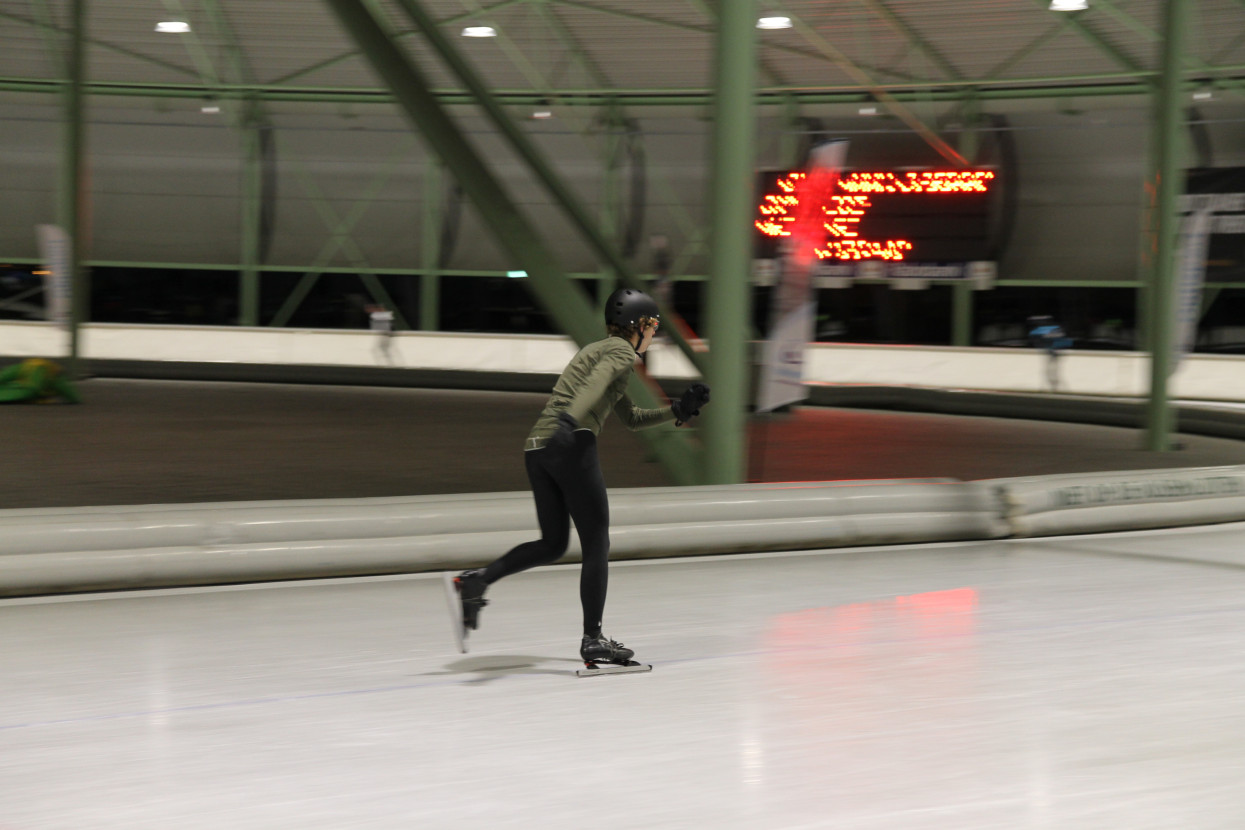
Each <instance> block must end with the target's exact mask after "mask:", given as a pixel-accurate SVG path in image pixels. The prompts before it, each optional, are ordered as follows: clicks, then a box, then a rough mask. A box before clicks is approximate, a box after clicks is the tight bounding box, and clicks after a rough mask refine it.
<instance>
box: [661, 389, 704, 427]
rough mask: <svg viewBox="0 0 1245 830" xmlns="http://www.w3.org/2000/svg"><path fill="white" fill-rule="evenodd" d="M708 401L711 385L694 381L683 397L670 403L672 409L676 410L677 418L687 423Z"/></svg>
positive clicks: (682, 422) (680, 421) (675, 415)
mask: <svg viewBox="0 0 1245 830" xmlns="http://www.w3.org/2000/svg"><path fill="white" fill-rule="evenodd" d="M707 403H709V387H708V386H705V385H704V384H703V383H693V384H692V385H691V386H689V387H687V390H686V391H685V392H684V393H683V396H682V397H681V398H679V399H678V400H677V401H675V402H674V403H672V404H670V409H671V410H672V411H673V412H674V417H675V420H676V421H678V422H679V423H681V424H685V423H687V422H688V421H690V420H692V419H693V418H695V417H696V416H697V415H699V414H700V408H701V407H702V406H704V405H705V404H707Z"/></svg>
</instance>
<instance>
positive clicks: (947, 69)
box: [860, 0, 964, 81]
mask: <svg viewBox="0 0 1245 830" xmlns="http://www.w3.org/2000/svg"><path fill="white" fill-rule="evenodd" d="M860 2H861V3H862V4H863V5H864V6H866V7H868V8H869V9H872V10H873V12H874V13H875V14H877V15H878V17H880V18H882V20H884V21H885V22H886V24H887V25H888V26H890V27H891V28H892V29H894V30H895V31H896V32H898V33H899V34H900V36H901V37H903V38H904V39H905V40H907V41H908V43H910V44H912V45H913V46H915V47H916V48H917V49H919V50H920V51H922V52H924V53H925V55H926V56H927V57H928V58H929V59H930V60H932V61H933V62H934V63H935V64H936V65H937V66H938V68H939V69H941V70H942V73H943V75H944V76H946V77H948V78H950V79H952V80H955V81H959V80H963V78H964V75H963V73H961V72H960V71H959V70H958V69H956V68H955V67H954V66H953V65H952V64H951V61H949V60H947V58H946V56H945V55H943V54H942V52H940V51H939V50H938V49H937V48H936V47H935V46H934V45H933V44H932V43H930V42H929V41H928V40H926V39H925V38H923V37H921V35H920V33H919V32H917V31H916V30H915V29H913V28H912V27H911V26H909V25H908V23H907V21H905V20H904V19H903V18H902V17H900V16H899V15H897V14H895V12H894V11H893V10H892V9H891V8H890V7H889V6H887V5H886V4H885V3H883V2H882V0H860Z"/></svg>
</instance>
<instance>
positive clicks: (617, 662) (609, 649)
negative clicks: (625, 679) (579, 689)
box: [575, 634, 653, 677]
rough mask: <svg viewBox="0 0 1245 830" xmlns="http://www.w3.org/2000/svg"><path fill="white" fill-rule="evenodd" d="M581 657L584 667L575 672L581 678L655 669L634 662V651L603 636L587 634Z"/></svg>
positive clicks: (581, 646)
mask: <svg viewBox="0 0 1245 830" xmlns="http://www.w3.org/2000/svg"><path fill="white" fill-rule="evenodd" d="M579 656H580V657H582V658H583V660H584V667H583V668H582V669H580V670H579V671H577V672H575V674H576V675H577V676H579V677H593V676H594V675H598V674H629V673H631V672H642V671H652V670H653V667H652V666H650V665H648V664H645V663H637V662H636V661H634V660H632V659H631V658H632V657H634V656H635V652H634V651H632V650H631V649H629V648H624V647H623V644H622V643H618V642H615V641H613V640H611V639H609V638H608V637H606V636H604V635H601V634H598V635H597V636H596V637H590V636H588V635H587V634H585V635H584V639H583V642H582V643H581V644H580V646H579Z"/></svg>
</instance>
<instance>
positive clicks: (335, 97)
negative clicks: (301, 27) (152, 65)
mask: <svg viewBox="0 0 1245 830" xmlns="http://www.w3.org/2000/svg"><path fill="white" fill-rule="evenodd" d="M1154 75H1155V73H1153V72H1150V71H1144V72H1109V73H1100V74H1095V75H1066V76H1050V77H1039V78H1014V79H1000V80H993V81H991V80H968V81H960V82H934V83H919V84H879V85H877V86H876V87H866V86H865V85H862V84H847V85H841V86H836V87H824V88H823V87H764V88H761V89H758V90H757V93H756V100H757V104H758V105H759V106H772V107H783V106H785V105H786V104H787V103H788V102H789V100H791V99H794V100H796V101H797V102H799V103H800V104H801V105H803V104H852V103H859V102H861V101H864V100H870V95H871V93H870V90H871V89H881V90H884V91H885V92H886V94H887V95H888V96H889V97H891V98H893V99H894V100H896V101H904V102H908V101H914V102H929V101H958V100H960V99H962V98H963V97H964V96H965V95H966V94H970V93H971V94H973V95H976V96H978V97H980V98H990V99H994V100H1014V101H1023V100H1030V99H1038V98H1061V97H1062V98H1083V97H1088V96H1096V95H1099V96H1113V95H1141V94H1147V93H1149V92H1150V91H1151V90H1152V87H1153V83H1152V81H1153V78H1154ZM1211 80H1217V81H1218V82H1221V83H1223V82H1240V81H1245V65H1232V66H1217V67H1214V75H1213V76H1212V77H1211ZM64 85H65V81H64V80H62V79H59V78H56V79H52V78H38V79H35V78H13V77H0V91H3V92H26V93H35V94H46V95H55V94H59V93H60V91H61V89H62V88H63V87H64ZM83 88H84V91H85V92H86V94H88V95H91V96H117V97H121V98H183V99H186V98H199V99H202V98H203V94H204V87H203V84H202V83H193V84H192V83H187V84H168V83H158V84H150V83H130V82H115V81H87V82H85V83H84V87H83ZM216 91H217V94H218V95H219V96H220V97H221V98H222V99H224V100H233V99H239V98H256V99H259V100H262V101H265V102H274V101H286V102H296V103H297V102H302V103H322V104H359V105H373V104H379V105H390V104H393V103H395V101H396V98H395V97H394V95H393V93H392V92H390V91H389V90H386V89H381V88H376V87H369V88H333V87H270V86H265V85H262V84H225V83H222V84H221V85H220V86H219V87H217V90H216ZM432 95H433V96H434V97H435V98H436V100H437V101H438V102H439V103H440V104H442V105H444V106H475V105H476V102H475V98H474V97H473V96H472V95H471V93H470V92H466V91H464V90H434V91H432ZM546 97H547V96H546V95H544V94H543V93H541V92H536V91H533V90H530V89H498V90H494V91H493V98H494V99H495V100H497V101H498V102H499V103H502V104H515V105H531V104H536V103H539V102H540V101H541V100H543V99H544V98H546ZM558 101H559V103H560V104H562V105H563V106H572V107H600V106H602V105H604V104H607V103H609V102H611V101H617V102H618V103H621V104H624V105H626V106H631V107H639V106H646V107H671V106H673V107H700V106H705V105H707V104H711V103H712V102H713V90H711V89H707V88H689V89H685V90H670V89H622V88H612V89H559V90H558Z"/></svg>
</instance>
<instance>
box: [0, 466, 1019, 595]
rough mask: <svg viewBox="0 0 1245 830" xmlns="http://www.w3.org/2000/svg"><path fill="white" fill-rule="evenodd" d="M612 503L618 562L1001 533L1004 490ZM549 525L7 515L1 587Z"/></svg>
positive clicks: (309, 564)
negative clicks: (996, 506)
mask: <svg viewBox="0 0 1245 830" xmlns="http://www.w3.org/2000/svg"><path fill="white" fill-rule="evenodd" d="M610 507H611V542H612V550H611V556H613V557H615V558H636V557H652V556H678V555H694V554H706V553H735V552H744V551H758V550H775V549H779V550H781V549H798V548H815V547H836V546H847V545H865V544H885V543H894V542H917V541H944V540H952V539H965V538H986V536H988V535H990V534H994V533H997V522H996V521H995V518H994V513H993V507H992V502H991V499H990V495H989V492H988V491H987V490H984V489H982V488H980V487H977V486H975V485H970V484H965V483H963V482H958V481H954V480H950V479H917V480H904V481H870V482H827V483H797V484H754V485H728V486H719V487H660V488H642V489H623V490H614V491H611V493H610ZM536 534H537V530H536V519H535V512H534V509H533V506H532V501H531V495H530V494H529V493H526V492H521V493H491V494H475V495H461V496H424V497H412V498H386V499H359V500H341V501H335V500H334V501H286V502H246V503H226V504H195V505H146V506H137V507H94V508H78V509H57V508H47V509H33V510H8V511H0V595H8V596H16V595H23V594H32V593H48V592H58V591H81V590H97V589H106V588H127V587H129V588H132V587H156V586H168V585H192V584H211V583H219V582H247V581H260V580H268V579H294V578H310V577H325V576H342V575H362V574H379V573H403V572H415V571H424V570H437V569H445V568H460V567H469V566H471V565H475V564H481V563H483V562H486V561H488V560H490V559H492V558H494V557H496V556H498V555H500V554H501V553H504V552H505V551H506V550H507V549H509V548H510V547H512V546H514V545H516V544H518V543H520V542H524V541H527V540H529V539H532V538H534V537H535V536H536ZM577 558H578V542H577V540H574V539H573V541H572V548H571V551H570V552H569V553H568V556H567V560H568V561H574V560H576V559H577Z"/></svg>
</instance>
